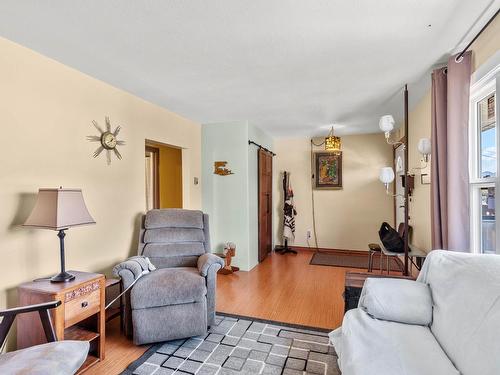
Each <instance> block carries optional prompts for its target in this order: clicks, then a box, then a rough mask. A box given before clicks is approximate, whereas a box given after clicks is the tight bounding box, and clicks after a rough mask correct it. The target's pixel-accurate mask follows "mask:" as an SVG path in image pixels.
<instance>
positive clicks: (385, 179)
mask: <svg viewBox="0 0 500 375" xmlns="http://www.w3.org/2000/svg"><path fill="white" fill-rule="evenodd" d="M403 100H404V134H405V138H404V142H401V141H397V142H393V141H391V140H390V137H391V132H392V131H393V130H394V126H395V121H394V117H393V116H391V115H384V116H382V117H381V118H380V122H379V127H380V130H382V131H383V132H384V134H385V139H386V142H387V143H388V144H390V145H393V146H399V145H403V149H404V158H405V162H404V168H403V173H404V174H403V176H404V180H403V183H404V195H403V205H404V227H405V230H404V236H403V241H404V271H403V273H404V275H405V276H408V275H409V267H408V265H409V264H408V259H409V257H408V253H409V251H410V243H409V230H408V228H409V209H410V206H409V198H410V178H413V177H414V176H413V175H412V174H410V172H409V168H408V164H409V160H408V144H409V134H408V86H407V85H405V87H404V91H403ZM418 151H419V152H420V153H421V154H422V155H423V160H424V161H425V163H427V162H428V160H429V155H430V153H431V141H430V140H429V139H428V138H422V139H420V141H419V142H418ZM413 169H422V168H421V167H418V168H413ZM394 178H395V175H394V170H393V169H392V167H383V168H382V169H381V170H380V175H379V179H380V181H381V182H382V183H383V184H384V185H385V187H386V192H387V193H389V184H390V183H392V182H393V181H394ZM393 196H394V197H396V196H398V194H396V195H393Z"/></svg>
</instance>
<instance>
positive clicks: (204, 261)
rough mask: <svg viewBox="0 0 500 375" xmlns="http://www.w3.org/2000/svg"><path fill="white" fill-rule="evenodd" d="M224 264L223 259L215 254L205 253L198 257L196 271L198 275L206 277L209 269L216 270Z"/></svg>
mask: <svg viewBox="0 0 500 375" xmlns="http://www.w3.org/2000/svg"><path fill="white" fill-rule="evenodd" d="M223 266H224V261H223V260H222V258H220V257H218V256H217V255H214V254H210V253H206V254H203V255H202V256H200V257H199V258H198V271H199V272H200V275H201V276H203V277H206V276H207V275H208V273H209V272H211V271H210V269H213V272H217V271H218V270H220V269H221V268H222V267H223Z"/></svg>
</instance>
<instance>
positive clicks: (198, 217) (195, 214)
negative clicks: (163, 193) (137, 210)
mask: <svg viewBox="0 0 500 375" xmlns="http://www.w3.org/2000/svg"><path fill="white" fill-rule="evenodd" d="M166 223H167V225H166ZM167 226H168V227H169V228H197V229H203V212H201V211H197V210H184V209H180V208H170V209H162V210H151V211H148V213H147V214H146V217H145V219H144V228H146V229H155V228H164V227H167Z"/></svg>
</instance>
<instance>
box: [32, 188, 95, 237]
mask: <svg viewBox="0 0 500 375" xmlns="http://www.w3.org/2000/svg"><path fill="white" fill-rule="evenodd" d="M85 224H95V221H94V219H93V218H92V216H90V213H89V211H88V210H87V206H86V205H85V201H84V200H83V195H82V190H81V189H63V188H59V189H39V190H38V197H37V201H36V204H35V207H34V208H33V211H32V212H31V214H30V216H29V217H28V219H27V220H26V222H25V223H24V224H23V225H24V226H28V227H36V228H45V229H53V230H61V229H66V228H69V227H74V226H77V225H85Z"/></svg>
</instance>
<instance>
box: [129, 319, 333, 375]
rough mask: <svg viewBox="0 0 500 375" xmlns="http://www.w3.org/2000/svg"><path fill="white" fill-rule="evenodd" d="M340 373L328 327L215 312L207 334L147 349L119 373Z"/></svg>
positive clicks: (155, 374)
mask: <svg viewBox="0 0 500 375" xmlns="http://www.w3.org/2000/svg"><path fill="white" fill-rule="evenodd" d="M131 374H134V375H152V374H154V375H170V374H179V375H180V374H197V375H213V374H219V375H226V374H266V375H296V374H323V375H330V374H331V375H339V374H340V371H339V369H338V366H337V355H336V353H335V350H334V348H333V347H332V346H331V345H330V344H329V342H328V333H327V332H326V330H322V329H316V328H307V327H300V326H294V325H287V324H283V323H278V322H271V321H263V320H258V319H253V318H243V317H236V316H226V315H217V321H216V325H214V326H213V327H211V328H210V330H209V332H208V334H207V335H206V336H199V337H192V338H190V339H186V340H175V341H168V342H165V343H161V344H157V345H154V346H153V347H151V348H150V349H149V350H148V351H147V352H146V353H144V354H143V355H142V356H141V357H140V358H139V359H138V360H137V361H135V362H133V363H132V364H131V365H130V366H129V367H128V368H127V369H126V370H125V371H124V372H123V373H122V375H131Z"/></svg>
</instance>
